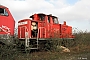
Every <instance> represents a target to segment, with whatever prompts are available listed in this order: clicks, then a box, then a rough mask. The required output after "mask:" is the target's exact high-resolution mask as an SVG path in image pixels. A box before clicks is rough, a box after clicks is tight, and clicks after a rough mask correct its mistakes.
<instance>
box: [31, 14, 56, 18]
mask: <svg viewBox="0 0 90 60" xmlns="http://www.w3.org/2000/svg"><path fill="white" fill-rule="evenodd" d="M38 15H44V16H45V15H46V14H44V13H38ZM33 16H34V15H31V16H30V18H33ZM47 16H51V17H55V18H57V17H56V16H52V14H49V15H47Z"/></svg>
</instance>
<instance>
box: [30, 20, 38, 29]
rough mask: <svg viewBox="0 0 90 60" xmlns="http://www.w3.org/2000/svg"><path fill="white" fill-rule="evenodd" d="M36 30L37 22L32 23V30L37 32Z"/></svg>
mask: <svg viewBox="0 0 90 60" xmlns="http://www.w3.org/2000/svg"><path fill="white" fill-rule="evenodd" d="M36 29H37V24H36V22H32V25H31V30H36Z"/></svg>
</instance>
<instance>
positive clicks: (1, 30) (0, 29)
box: [0, 25, 10, 34]
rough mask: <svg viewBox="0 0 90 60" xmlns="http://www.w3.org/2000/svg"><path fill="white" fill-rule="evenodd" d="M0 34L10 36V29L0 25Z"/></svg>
mask: <svg viewBox="0 0 90 60" xmlns="http://www.w3.org/2000/svg"><path fill="white" fill-rule="evenodd" d="M0 32H5V33H7V34H10V28H9V27H7V26H4V25H2V26H1V27H0Z"/></svg>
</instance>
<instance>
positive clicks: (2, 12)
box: [0, 8, 8, 16]
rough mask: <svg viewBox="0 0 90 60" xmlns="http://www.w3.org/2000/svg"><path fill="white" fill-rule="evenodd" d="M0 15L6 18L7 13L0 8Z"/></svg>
mask: <svg viewBox="0 0 90 60" xmlns="http://www.w3.org/2000/svg"><path fill="white" fill-rule="evenodd" d="M0 15H2V16H8V13H7V11H6V10H5V9H4V8H0Z"/></svg>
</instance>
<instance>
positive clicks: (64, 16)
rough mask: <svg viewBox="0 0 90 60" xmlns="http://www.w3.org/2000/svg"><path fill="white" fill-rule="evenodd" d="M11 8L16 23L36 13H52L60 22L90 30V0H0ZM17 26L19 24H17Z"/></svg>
mask: <svg viewBox="0 0 90 60" xmlns="http://www.w3.org/2000/svg"><path fill="white" fill-rule="evenodd" d="M0 4H1V5H4V6H6V7H8V8H9V10H10V11H11V13H12V15H13V17H14V19H15V21H16V24H17V22H18V21H19V20H20V19H25V18H29V16H31V15H32V14H34V13H45V14H52V15H54V16H57V17H58V18H59V22H60V23H63V21H66V22H67V25H70V26H72V27H73V28H77V29H78V30H82V31H85V30H87V31H89V32H90V0H0ZM16 27H17V25H16Z"/></svg>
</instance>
